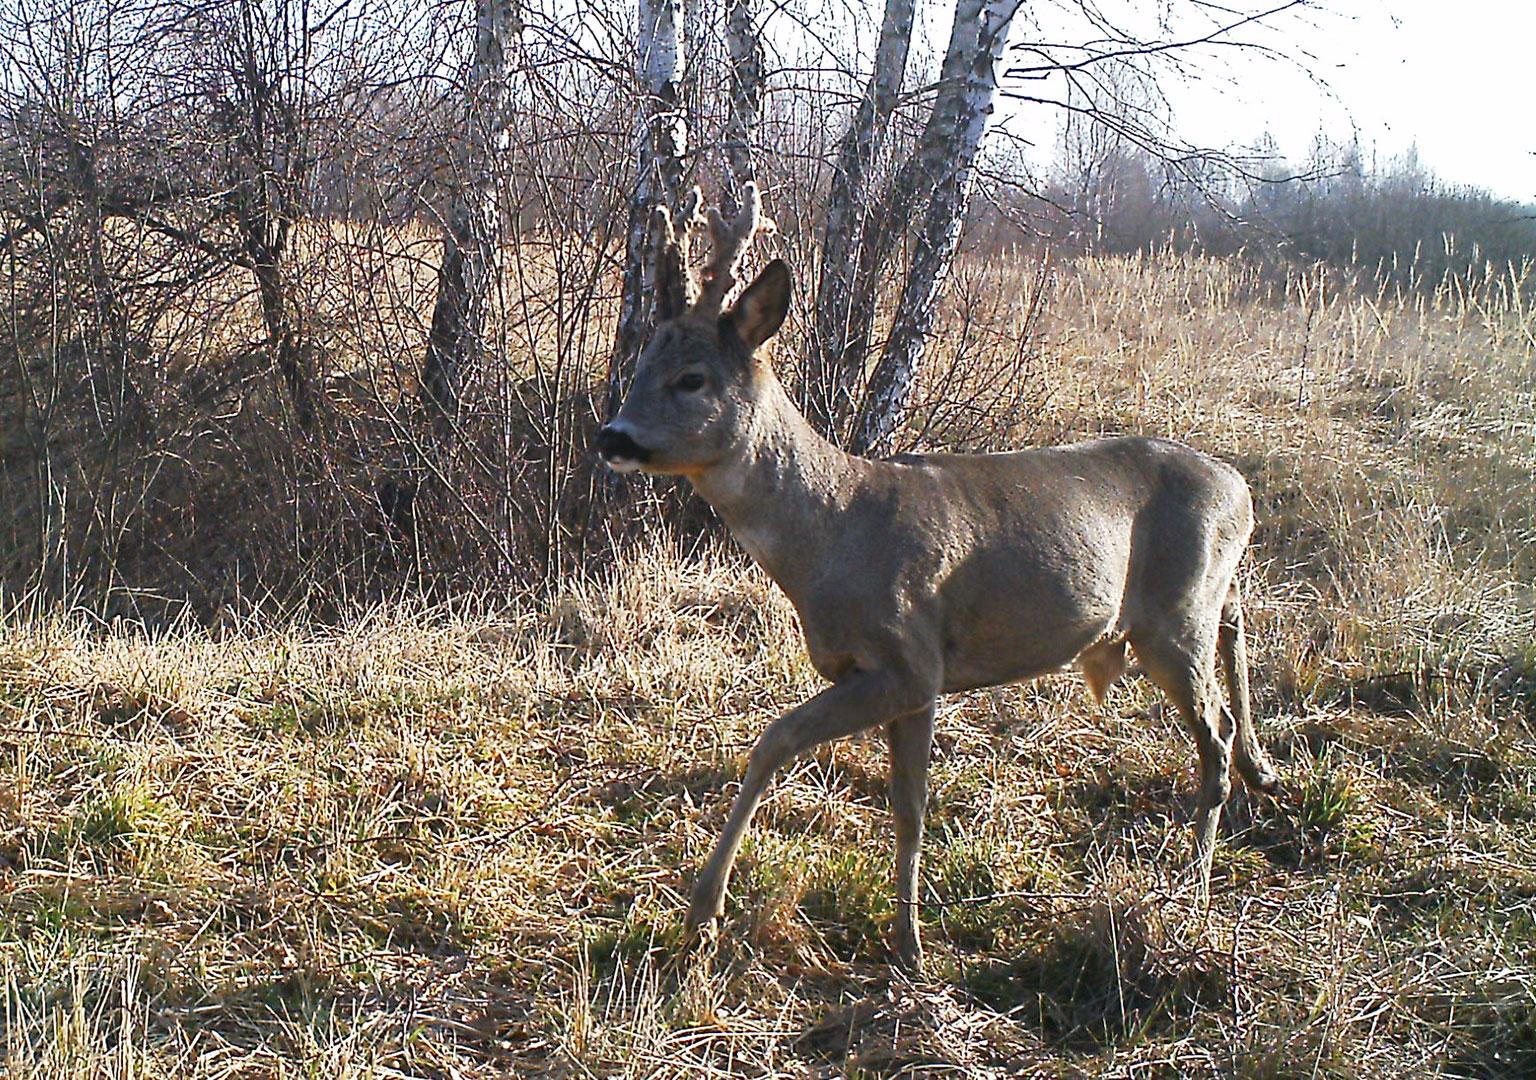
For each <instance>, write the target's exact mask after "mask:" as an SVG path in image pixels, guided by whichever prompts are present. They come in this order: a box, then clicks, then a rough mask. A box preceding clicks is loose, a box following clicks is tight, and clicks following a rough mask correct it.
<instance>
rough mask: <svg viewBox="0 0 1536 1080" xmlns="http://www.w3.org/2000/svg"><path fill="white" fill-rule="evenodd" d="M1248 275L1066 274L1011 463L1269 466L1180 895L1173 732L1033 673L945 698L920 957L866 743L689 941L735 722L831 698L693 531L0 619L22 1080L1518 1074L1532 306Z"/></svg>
mask: <svg viewBox="0 0 1536 1080" xmlns="http://www.w3.org/2000/svg"><path fill="white" fill-rule="evenodd" d="M1245 274H1246V272H1245V271H1241V270H1240V269H1237V268H1234V266H1233V265H1231V264H1218V263H1209V262H1201V261H1197V260H1171V259H1170V260H1163V261H1157V260H1084V261H1083V262H1082V263H1081V264H1079V265H1078V266H1076V267H1074V268H1072V270H1071V271H1070V273H1066V272H1064V273H1063V275H1062V277H1061V278H1060V280H1058V281H1057V282H1056V283H1055V284H1054V285H1053V286H1052V287H1053V288H1054V289H1055V290H1056V291H1055V294H1054V296H1053V300H1052V303H1051V305H1050V308H1049V310H1050V311H1051V312H1052V314H1051V316H1050V320H1051V321H1050V322H1049V324H1048V325H1047V326H1046V327H1045V328H1044V329H1043V331H1042V337H1041V341H1042V342H1043V344H1042V345H1041V346H1040V351H1039V353H1038V355H1036V356H1035V357H1034V359H1032V360H1031V362H1030V365H1028V366H1027V368H1028V369H1027V371H1026V372H1025V376H1023V377H1027V378H1029V379H1032V380H1036V382H1034V383H1031V386H1034V387H1037V388H1038V390H1039V396H1040V399H1041V402H1042V404H1041V405H1040V407H1039V408H1038V409H1037V410H1035V411H1034V412H1033V413H1032V414H1031V415H1030V416H1029V417H1028V418H1027V422H1024V421H1021V424H1022V429H1021V431H1020V432H1019V436H1018V437H1019V438H1020V439H1021V440H1024V441H1034V442H1050V441H1059V440H1061V439H1064V438H1070V437H1074V436H1076V435H1081V434H1088V433H1092V432H1097V431H1103V430H1137V431H1142V432H1145V433H1148V434H1159V435H1173V436H1175V437H1179V438H1183V439H1186V440H1188V441H1191V442H1193V443H1195V444H1196V445H1199V446H1201V447H1202V448H1204V449H1207V450H1209V451H1211V452H1213V453H1216V454H1218V455H1220V456H1223V457H1225V458H1227V459H1228V460H1231V461H1233V462H1234V463H1235V464H1237V465H1238V467H1239V468H1240V469H1242V471H1243V472H1244V474H1245V475H1246V476H1247V477H1248V478H1249V481H1250V483H1251V484H1252V485H1253V487H1254V491H1255V499H1256V505H1257V517H1258V522H1259V525H1258V530H1257V532H1256V535H1255V541H1254V547H1253V551H1252V554H1251V557H1250V559H1249V562H1248V563H1247V565H1246V566H1245V569H1244V572H1243V573H1244V585H1245V591H1246V594H1247V597H1248V619H1249V632H1250V635H1251V649H1250V651H1251V653H1252V657H1253V661H1254V669H1255V671H1254V683H1255V698H1256V712H1257V715H1258V717H1259V728H1260V732H1261V735H1262V738H1263V739H1264V741H1265V743H1266V744H1267V745H1268V746H1269V747H1270V749H1271V751H1272V753H1273V755H1274V756H1275V758H1276V761H1277V764H1278V765H1279V766H1280V768H1281V771H1282V774H1283V777H1284V788H1283V791H1282V793H1281V794H1280V795H1279V796H1278V797H1276V798H1268V797H1264V796H1255V795H1250V794H1249V793H1246V792H1243V791H1239V792H1238V793H1236V794H1235V796H1234V798H1233V801H1232V804H1231V806H1230V807H1229V810H1228V813H1227V815H1226V820H1225V822H1224V826H1223V833H1222V839H1221V844H1220V847H1219V849H1218V852H1217V866H1216V880H1215V886H1214V889H1213V895H1212V897H1211V900H1210V903H1209V905H1208V906H1207V905H1204V904H1202V903H1200V902H1199V900H1198V899H1197V897H1195V896H1194V895H1193V894H1192V893H1191V892H1190V890H1189V889H1188V888H1187V887H1186V885H1185V878H1184V876H1183V874H1184V871H1185V868H1186V865H1187V862H1188V850H1189V835H1188V824H1187V819H1188V814H1189V810H1190V806H1191V797H1192V793H1193V788H1194V783H1193V773H1194V753H1193V748H1192V746H1191V745H1190V743H1189V741H1188V739H1187V737H1186V736H1185V735H1184V733H1183V732H1182V731H1181V730H1180V728H1179V725H1178V723H1177V722H1176V720H1175V718H1174V717H1173V716H1172V715H1171V713H1170V712H1169V711H1167V710H1165V709H1164V707H1163V703H1162V702H1161V700H1160V699H1159V697H1158V695H1157V693H1156V692H1155V690H1154V689H1153V688H1152V687H1151V686H1150V685H1149V684H1148V683H1147V682H1146V681H1145V680H1144V679H1141V678H1139V677H1131V678H1129V679H1127V680H1126V681H1124V682H1123V683H1121V684H1120V685H1119V686H1118V687H1117V688H1116V689H1114V690H1113V691H1112V692H1111V694H1110V697H1109V699H1108V701H1107V703H1106V704H1105V706H1104V707H1102V708H1099V707H1096V706H1094V704H1093V703H1092V701H1091V700H1090V698H1089V696H1088V694H1087V692H1086V690H1085V689H1084V688H1083V686H1082V684H1081V682H1080V681H1079V680H1078V679H1077V677H1076V676H1075V675H1073V674H1071V673H1063V674H1061V675H1056V676H1050V677H1048V678H1045V679H1043V680H1040V681H1038V682H1036V683H1033V684H1030V685H1027V686H1023V687H1012V688H1004V689H998V690H992V691H983V692H977V693H973V694H968V695H963V696H956V697H952V698H949V699H946V701H945V702H944V704H943V707H942V710H941V713H940V717H939V736H938V745H937V748H936V750H935V762H934V772H933V780H932V789H933V799H932V804H931V805H932V810H931V817H930V823H929V833H928V839H927V843H926V848H925V855H926V861H925V867H924V874H923V880H924V897H925V908H924V926H925V932H926V940H927V943H928V949H929V967H928V970H927V972H926V973H925V975H924V977H922V978H919V979H909V978H907V977H904V976H902V975H900V974H898V973H897V972H895V971H894V970H893V969H892V968H891V967H890V966H889V965H888V963H887V961H888V955H887V947H886V934H887V931H888V928H889V925H890V922H891V919H892V902H891V885H890V878H891V862H892V851H891V848H892V837H891V828H890V824H889V820H888V817H887V814H886V811H885V796H884V783H885V781H884V746H883V742H882V740H881V739H880V738H879V737H878V736H871V737H868V738H862V739H855V740H851V741H849V742H845V743H841V744H837V745H834V746H830V747H826V748H823V749H822V750H820V751H818V752H816V753H815V754H813V755H811V756H809V757H807V758H805V759H804V760H802V761H800V762H798V763H797V764H795V765H794V766H793V767H792V768H790V769H788V770H787V771H786V773H785V775H783V776H782V777H781V778H780V780H779V781H778V783H777V784H776V785H775V786H774V788H773V791H772V794H771V796H770V798H769V800H768V801H767V803H766V804H765V805H764V808H763V811H762V812H761V814H760V816H759V818H758V822H757V824H756V826H755V828H754V831H753V833H752V834H751V836H750V838H749V841H748V844H747V847H746V850H745V853H744V856H743V859H742V862H741V864H740V868H739V871H738V874H737V877H736V879H735V881H734V882H733V886H732V890H731V896H730V900H729V903H728V906H727V914H726V918H725V921H724V925H723V927H722V933H721V937H720V940H719V942H718V943H717V945H716V946H715V947H714V948H713V949H712V950H709V951H704V952H699V951H694V952H689V951H687V950H685V949H683V948H682V947H681V942H680V926H681V919H682V915H683V912H684V909H685V902H686V895H687V889H688V886H689V884H690V882H691V880H692V877H693V875H694V873H695V872H696V870H697V868H698V867H699V865H700V864H701V862H702V860H703V857H704V856H705V854H706V853H707V851H708V849H709V846H710V844H711V842H712V840H713V838H714V835H715V833H716V832H717V830H718V828H719V826H720V824H721V823H722V821H723V818H724V814H725V811H726V808H727V806H728V803H729V799H730V796H731V794H732V792H733V791H734V787H735V785H736V783H737V781H738V780H739V778H740V776H741V772H742V769H743V767H744V763H745V758H746V753H747V751H748V749H749V748H750V746H751V743H752V740H753V738H754V737H755V735H756V733H757V732H759V731H760V730H761V729H762V727H763V726H764V725H765V724H766V723H767V722H768V720H769V719H771V718H772V717H773V716H774V715H776V714H777V713H779V712H780V711H782V710H784V709H786V708H788V707H791V706H792V705H794V704H796V703H797V702H799V701H801V700H803V699H804V698H805V697H806V696H808V695H809V694H811V693H813V692H814V691H815V690H816V689H817V688H818V686H819V682H818V679H817V676H816V675H815V673H814V672H813V671H812V670H811V668H810V666H809V664H808V662H807V660H806V659H805V656H804V652H803V649H802V647H801V644H800V640H799V637H798V630H797V628H796V626H795V622H794V617H793V612H792V611H791V610H790V609H789V608H788V606H787V605H786V604H785V602H784V601H783V600H782V598H780V597H779V596H778V595H777V594H776V593H775V592H774V590H773V588H772V586H771V585H770V584H769V583H768V582H767V581H766V580H765V579H763V578H762V577H761V576H760V575H759V574H758V573H757V572H756V571H755V570H754V569H752V568H751V567H750V564H749V563H747V562H746V560H745V558H744V557H743V556H741V555H740V554H739V553H737V552H735V551H734V550H733V549H731V548H729V547H728V546H726V545H724V544H721V545H714V544H706V545H704V546H703V547H701V548H697V549H694V550H691V551H690V552H688V553H687V554H686V555H685V554H682V553H680V552H678V551H676V550H673V549H672V548H671V547H669V546H668V545H667V544H665V543H662V542H657V543H654V544H650V545H646V546H642V547H640V548H638V549H636V550H634V551H632V552H630V553H629V554H628V555H626V556H625V557H624V558H623V560H622V561H621V562H620V563H619V564H618V565H616V566H613V567H608V568H600V569H595V570H594V571H593V573H592V574H591V575H590V576H589V577H587V578H582V579H579V580H570V581H567V582H565V583H563V584H561V585H559V586H558V587H556V588H554V589H552V590H551V591H549V592H548V593H545V594H540V595H537V596H532V595H530V596H526V597H512V598H511V599H506V598H501V599H500V600H499V601H498V602H497V603H495V604H494V605H492V604H491V603H490V602H489V601H486V600H483V599H482V600H480V601H476V602H470V601H465V600H460V601H456V602H454V603H450V604H438V605H433V606H413V605H412V604H410V603H396V604H392V605H388V606H384V607H378V608H372V609H370V610H367V611H360V612H357V613H356V614H355V615H353V616H352V617H350V618H349V619H346V620H344V621H343V622H342V623H340V624H330V625H320V624H315V623H305V622H303V621H299V622H288V623H284V624H282V625H274V624H271V623H263V622H260V621H254V620H253V621H251V622H248V623H242V622H239V621H231V622H228V623H226V624H224V625H222V626H219V627H217V628H214V629H209V628H202V627H196V626H191V625H187V626H182V627H176V628H171V629H159V630H156V631H154V632H152V633H151V632H147V631H145V630H144V629H143V628H141V627H136V626H133V625H129V624H112V625H101V624H98V623H95V622H92V621H91V620H90V619H89V618H88V617H86V616H84V615H80V614H72V613H68V612H63V613H59V612H42V613H39V612H32V613H25V612H21V613H14V614H12V615H10V616H8V617H7V618H6V620H5V622H4V624H3V628H0V970H3V1008H0V1025H3V1052H4V1054H5V1063H6V1068H5V1072H6V1075H8V1076H14V1077H17V1078H33V1077H39V1078H40V1077H86V1076H92V1077H94V1076H114V1077H118V1076H121V1077H128V1076H134V1077H170V1076H198V1077H237V1076H238V1077H266V1076H317V1077H365V1076H367V1077H372V1076H378V1077H395V1076H412V1077H482V1076H483V1077H491V1076H506V1075H517V1076H535V1075H552V1076H572V1077H583V1076H637V1077H638V1076H680V1077H681V1076H688V1077H695V1076H722V1077H723V1076H765V1075H774V1076H891V1075H905V1076H967V1077H986V1076H1050V1077H1055V1076H1075V1075H1082V1076H1099V1075H1127V1076H1129V1075H1135V1076H1142V1075H1160V1076H1183V1075H1239V1076H1251V1077H1283V1076H1386V1075H1396V1076H1406V1075H1414V1076H1420V1075H1442V1076H1503V1077H1519V1076H1529V1075H1533V1074H1536V630H1533V622H1532V611H1533V600H1532V594H1531V579H1532V575H1533V570H1536V550H1533V548H1536V512H1533V506H1536V495H1533V493H1532V491H1531V487H1530V483H1529V481H1530V476H1531V474H1532V467H1533V465H1536V393H1533V392H1532V390H1531V386H1532V379H1533V374H1536V339H1533V337H1532V328H1533V326H1536V320H1533V317H1532V313H1531V311H1530V309H1529V307H1528V306H1526V302H1525V301H1524V300H1522V299H1519V297H1520V295H1521V294H1519V292H1518V290H1517V291H1516V292H1515V293H1514V294H1509V293H1505V294H1497V295H1495V294H1494V293H1485V294H1482V295H1481V296H1480V297H1479V296H1471V297H1468V296H1467V295H1442V294H1436V295H1434V296H1432V297H1429V298H1427V299H1426V298H1422V297H1388V296H1385V295H1381V294H1378V295H1375V296H1372V295H1369V294H1363V293H1359V292H1355V293H1351V292H1349V291H1347V290H1340V291H1338V292H1337V294H1329V293H1328V292H1327V291H1326V290H1319V289H1302V288H1297V289H1295V290H1294V291H1291V290H1287V291H1285V292H1284V293H1283V295H1281V296H1280V297H1278V298H1275V297H1265V296H1260V295H1259V293H1260V291H1261V290H1260V289H1259V283H1258V282H1257V281H1255V280H1250V279H1249V278H1248V277H1247V276H1245ZM964 286H965V281H964V279H963V276H962V279H961V281H960V282H959V286H958V288H959V289H960V292H961V294H962V295H963V289H964ZM1500 296H1502V299H1500Z"/></svg>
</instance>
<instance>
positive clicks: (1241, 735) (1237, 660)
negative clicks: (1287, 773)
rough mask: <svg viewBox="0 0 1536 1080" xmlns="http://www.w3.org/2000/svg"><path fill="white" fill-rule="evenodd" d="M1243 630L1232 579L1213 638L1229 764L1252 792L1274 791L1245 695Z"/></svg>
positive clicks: (1276, 777) (1275, 780) (1276, 779)
mask: <svg viewBox="0 0 1536 1080" xmlns="http://www.w3.org/2000/svg"><path fill="white" fill-rule="evenodd" d="M1245 638H1246V635H1245V634H1244V632H1243V605H1242V598H1241V596H1240V595H1239V593H1238V589H1237V580H1236V579H1235V578H1234V579H1233V581H1232V584H1231V586H1230V587H1229V588H1228V590H1227V599H1226V602H1225V603H1224V604H1222V608H1221V627H1220V630H1219V632H1218V634H1217V638H1216V651H1217V653H1218V654H1219V655H1220V656H1221V666H1222V672H1223V674H1224V675H1225V676H1226V682H1227V699H1228V701H1230V702H1231V720H1232V726H1233V729H1234V731H1235V732H1236V735H1235V738H1234V740H1233V743H1232V763H1233V764H1234V765H1236V766H1237V772H1238V775H1239V776H1241V777H1242V778H1243V782H1244V783H1245V784H1247V785H1248V786H1249V787H1250V788H1253V789H1254V790H1255V791H1274V790H1275V788H1276V787H1277V786H1278V785H1279V783H1280V774H1279V773H1278V772H1276V771H1275V766H1274V763H1273V762H1271V761H1270V760H1269V755H1268V754H1266V753H1265V752H1264V747H1263V746H1262V745H1261V744H1260V743H1259V735H1258V732H1257V731H1256V730H1255V729H1254V725H1253V708H1252V705H1251V704H1250V701H1249V697H1248V647H1247V643H1246V641H1245Z"/></svg>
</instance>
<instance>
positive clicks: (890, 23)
mask: <svg viewBox="0 0 1536 1080" xmlns="http://www.w3.org/2000/svg"><path fill="white" fill-rule="evenodd" d="M913 12H914V0H887V2H886V5H885V15H884V18H883V19H882V20H881V24H880V40H879V44H878V45H877V46H876V49H875V67H874V70H873V71H872V72H871V73H870V76H869V83H868V84H867V85H866V86H865V88H864V96H863V97H862V98H861V99H860V101H859V107H858V109H857V110H856V111H855V113H854V116H853V122H852V123H851V124H850V125H849V126H848V130H847V131H846V132H845V133H844V135H843V139H842V142H841V144H840V145H839V146H838V152H837V163H836V164H835V165H834V166H833V170H832V184H831V187H830V190H829V191H828V192H827V219H826V225H825V229H824V232H823V236H822V247H821V250H822V257H821V280H820V282H819V283H818V287H817V293H816V336H815V345H814V350H815V351H814V354H813V356H812V360H811V370H810V371H809V373H808V378H807V394H806V404H807V407H808V412H809V415H810V418H811V421H812V422H813V423H814V424H816V426H817V427H818V428H820V429H821V430H822V431H823V433H825V434H828V435H832V436H836V435H837V434H838V429H839V428H841V427H842V425H843V424H845V423H847V421H848V418H849V414H851V413H852V411H853V391H854V387H855V385H856V384H857V381H858V377H859V375H860V373H861V372H862V371H863V367H864V357H865V354H866V352H867V351H868V348H869V336H870V328H871V326H872V324H873V322H874V312H875V292H876V289H877V287H878V281H877V277H878V272H879V270H880V268H881V266H882V265H883V264H884V260H883V259H881V258H878V257H876V252H874V251H873V250H872V249H871V245H870V244H869V243H868V242H866V237H868V238H870V239H873V238H874V237H875V236H877V235H879V234H880V233H881V230H879V229H870V228H869V225H870V222H871V210H872V209H874V208H875V202H876V200H875V199H873V198H872V197H871V196H872V191H873V182H872V177H873V173H874V168H875V165H876V163H877V162H878V161H879V158H880V153H881V151H882V150H883V149H884V146H885V140H886V133H887V132H888V131H889V129H890V119H891V115H892V114H893V113H894V112H895V111H896V105H897V102H898V101H899V100H900V96H901V85H902V81H903V79H904V78H905V76H906V70H907V54H908V51H909V50H910V47H911V44H912V19H913ZM875 216H876V217H879V218H883V215H879V214H876V215H875ZM887 250H888V248H887Z"/></svg>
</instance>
